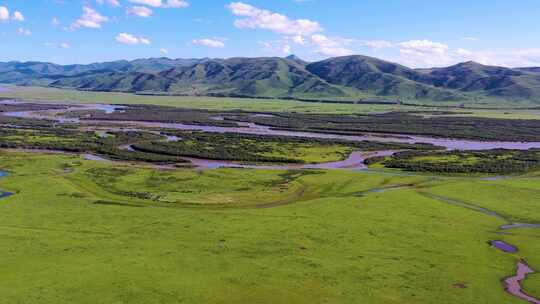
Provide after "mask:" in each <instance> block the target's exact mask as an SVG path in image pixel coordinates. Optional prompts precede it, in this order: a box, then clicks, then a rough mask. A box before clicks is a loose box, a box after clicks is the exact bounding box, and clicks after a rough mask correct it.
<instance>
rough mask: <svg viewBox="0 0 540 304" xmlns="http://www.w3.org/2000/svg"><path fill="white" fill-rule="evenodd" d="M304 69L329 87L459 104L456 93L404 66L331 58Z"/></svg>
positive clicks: (372, 60) (366, 59) (360, 58)
mask: <svg viewBox="0 0 540 304" xmlns="http://www.w3.org/2000/svg"><path fill="white" fill-rule="evenodd" d="M306 69H307V70H308V71H310V72H312V73H313V74H315V75H317V76H319V77H320V78H322V79H325V80H326V81H328V82H329V83H332V84H335V85H341V86H345V87H352V88H355V89H358V90H361V91H368V92H371V93H373V94H374V95H378V96H398V97H400V98H406V99H411V98H412V99H426V98H427V99H433V100H460V99H463V98H464V96H463V95H462V94H460V93H459V92H456V91H452V90H446V89H445V88H437V87H435V86H433V85H431V83H432V81H431V77H430V76H429V75H427V74H424V73H421V72H419V71H416V70H413V69H410V68H407V67H405V66H402V65H399V64H395V63H391V62H388V61H383V60H380V59H376V58H372V57H367V56H347V57H338V58H330V59H327V60H323V61H320V62H315V63H311V64H309V65H307V67H306Z"/></svg>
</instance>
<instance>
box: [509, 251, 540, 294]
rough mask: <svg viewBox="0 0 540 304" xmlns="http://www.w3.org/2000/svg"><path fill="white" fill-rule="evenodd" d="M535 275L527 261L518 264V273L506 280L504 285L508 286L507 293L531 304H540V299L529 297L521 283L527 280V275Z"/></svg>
mask: <svg viewBox="0 0 540 304" xmlns="http://www.w3.org/2000/svg"><path fill="white" fill-rule="evenodd" d="M533 273H535V271H534V269H532V268H531V267H530V266H529V265H527V263H526V262H525V261H520V262H518V264H517V271H516V275H515V276H511V277H509V278H506V279H505V280H504V285H505V286H506V291H507V292H508V293H510V294H511V295H513V296H515V297H518V298H520V299H523V300H524V301H527V302H529V303H533V304H540V299H537V298H535V297H533V296H530V295H528V294H527V293H526V292H525V291H523V289H522V288H521V282H522V281H524V280H525V279H526V278H527V275H529V274H533Z"/></svg>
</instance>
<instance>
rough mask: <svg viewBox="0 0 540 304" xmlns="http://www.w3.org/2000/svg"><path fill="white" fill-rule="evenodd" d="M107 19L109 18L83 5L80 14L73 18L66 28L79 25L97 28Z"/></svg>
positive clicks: (79, 26)
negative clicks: (77, 17) (73, 20)
mask: <svg viewBox="0 0 540 304" xmlns="http://www.w3.org/2000/svg"><path fill="white" fill-rule="evenodd" d="M108 20H109V18H107V17H105V16H103V15H101V14H100V13H98V12H97V11H96V10H94V9H93V8H91V7H88V6H84V7H83V14H82V16H81V17H79V19H77V20H75V22H73V23H72V24H71V26H70V27H69V28H68V30H75V29H78V28H81V27H86V28H93V29H98V28H101V26H102V24H103V23H105V22H107V21H108Z"/></svg>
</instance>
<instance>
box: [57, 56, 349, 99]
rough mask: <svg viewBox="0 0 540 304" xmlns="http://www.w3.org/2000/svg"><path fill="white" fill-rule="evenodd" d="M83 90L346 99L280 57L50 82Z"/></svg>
mask: <svg viewBox="0 0 540 304" xmlns="http://www.w3.org/2000/svg"><path fill="white" fill-rule="evenodd" d="M50 85H51V86H54V87H68V88H77V89H84V90H99V91H122V92H137V93H169V94H185V95H216V96H260V97H288V96H328V97H336V96H345V95H346V93H345V92H344V91H343V90H342V89H341V88H339V87H337V86H334V85H331V84H329V83H327V82H326V81H324V80H322V79H320V78H319V77H317V76H315V75H313V74H311V73H310V72H308V71H307V70H306V69H305V68H304V67H303V66H302V65H300V64H298V63H297V62H296V61H291V60H288V59H284V58H231V59H225V60H220V59H215V60H205V61H201V62H199V63H197V64H194V65H191V66H178V67H175V68H171V69H167V70H164V71H162V72H159V73H140V72H131V73H119V72H111V73H97V74H93V75H92V74H88V75H84V76H74V77H61V78H60V79H58V80H56V81H54V82H52V83H51V84H50Z"/></svg>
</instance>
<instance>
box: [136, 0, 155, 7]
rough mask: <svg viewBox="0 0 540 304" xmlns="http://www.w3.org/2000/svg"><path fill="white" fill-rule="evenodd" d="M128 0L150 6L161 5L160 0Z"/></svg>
mask: <svg viewBox="0 0 540 304" xmlns="http://www.w3.org/2000/svg"><path fill="white" fill-rule="evenodd" d="M129 2H131V3H136V4H142V5H148V6H151V7H161V6H162V5H163V3H162V2H161V0H129Z"/></svg>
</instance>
